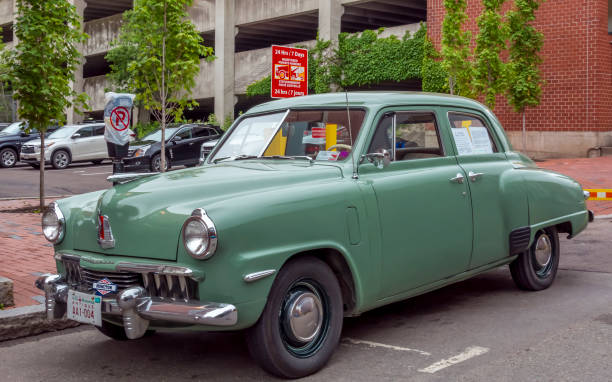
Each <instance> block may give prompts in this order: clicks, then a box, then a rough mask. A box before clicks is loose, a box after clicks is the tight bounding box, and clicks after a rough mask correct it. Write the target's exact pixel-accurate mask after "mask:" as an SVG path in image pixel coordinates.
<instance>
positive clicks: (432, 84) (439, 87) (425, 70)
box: [421, 36, 450, 93]
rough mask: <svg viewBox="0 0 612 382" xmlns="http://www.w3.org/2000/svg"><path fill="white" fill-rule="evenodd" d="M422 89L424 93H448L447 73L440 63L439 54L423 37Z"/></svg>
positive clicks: (427, 39)
mask: <svg viewBox="0 0 612 382" xmlns="http://www.w3.org/2000/svg"><path fill="white" fill-rule="evenodd" d="M421 78H422V88H423V91H424V92H434V93H448V92H449V91H450V90H449V88H448V72H447V71H446V70H445V69H444V66H443V65H442V62H441V56H440V53H438V51H437V50H436V48H435V47H434V44H433V43H432V42H431V40H429V38H427V36H425V40H424V41H423V66H422V67H421Z"/></svg>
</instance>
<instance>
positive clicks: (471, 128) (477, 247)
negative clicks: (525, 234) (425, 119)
mask: <svg viewBox="0 0 612 382" xmlns="http://www.w3.org/2000/svg"><path fill="white" fill-rule="evenodd" d="M446 115H447V118H446V121H445V122H446V123H447V124H449V127H450V131H451V135H452V137H453V143H454V145H455V149H456V151H457V162H458V163H459V165H460V166H461V167H462V168H463V170H464V171H465V173H466V174H467V184H468V185H469V193H470V197H471V201H472V207H473V219H474V244H473V250H472V258H471V261H470V268H471V269H473V268H478V267H480V266H483V265H486V264H489V263H493V262H495V261H497V260H500V259H502V258H504V257H507V256H508V255H509V249H508V242H509V233H510V231H509V230H510V228H509V225H512V224H515V222H512V221H510V216H508V214H506V213H505V211H507V210H508V208H511V209H513V210H516V211H517V213H516V214H513V215H514V216H515V217H517V218H520V216H522V215H524V219H525V222H524V223H525V224H524V225H527V221H526V219H527V216H528V213H527V211H526V208H527V207H526V200H524V198H521V195H520V194H522V193H521V192H519V190H517V192H513V194H514V197H516V200H515V202H514V203H513V205H512V206H508V205H507V202H508V201H507V199H508V193H509V192H508V190H505V189H503V188H504V179H503V177H504V174H507V173H508V172H511V171H514V167H513V165H512V164H511V163H510V162H509V161H508V160H507V158H506V155H505V153H504V152H503V149H502V148H501V147H502V146H501V142H500V140H499V137H498V136H497V135H496V133H495V131H494V130H493V129H492V128H491V122H490V121H489V120H488V119H487V118H486V117H485V116H484V115H483V114H481V113H479V112H477V111H473V110H462V109H458V108H457V109H453V108H450V109H447V113H446ZM515 220H516V219H515Z"/></svg>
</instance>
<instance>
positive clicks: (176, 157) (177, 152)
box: [169, 126, 192, 164]
mask: <svg viewBox="0 0 612 382" xmlns="http://www.w3.org/2000/svg"><path fill="white" fill-rule="evenodd" d="M191 130H192V127H191V126H186V127H183V128H182V129H180V130H179V131H178V132H177V133H176V134H175V135H174V137H172V141H171V142H170V145H169V154H170V159H171V160H172V163H173V164H183V163H185V162H187V161H188V158H189V146H190V145H189V144H190V143H191ZM176 137H178V139H177V138H176Z"/></svg>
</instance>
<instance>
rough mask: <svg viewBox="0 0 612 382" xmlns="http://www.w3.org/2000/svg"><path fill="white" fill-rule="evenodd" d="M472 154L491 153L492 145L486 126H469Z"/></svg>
mask: <svg viewBox="0 0 612 382" xmlns="http://www.w3.org/2000/svg"><path fill="white" fill-rule="evenodd" d="M470 134H471V136H472V154H492V153H493V147H492V146H491V140H490V139H489V133H488V132H487V128H486V127H471V128H470Z"/></svg>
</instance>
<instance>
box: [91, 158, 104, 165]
mask: <svg viewBox="0 0 612 382" xmlns="http://www.w3.org/2000/svg"><path fill="white" fill-rule="evenodd" d="M91 163H93V164H95V165H99V164H100V163H102V159H96V160H92V161H91Z"/></svg>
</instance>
